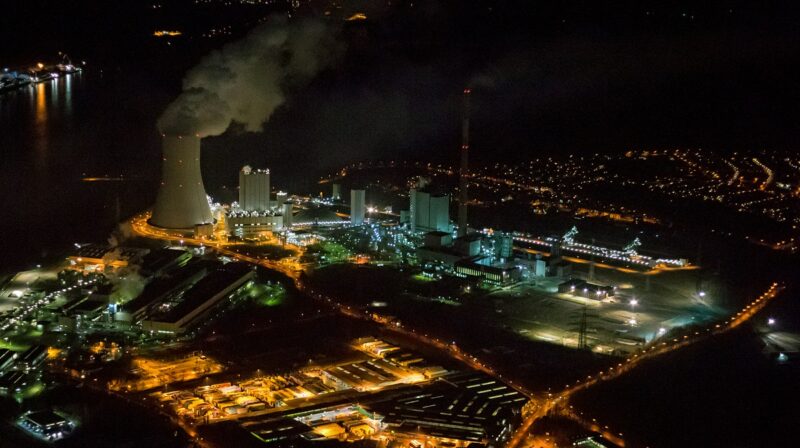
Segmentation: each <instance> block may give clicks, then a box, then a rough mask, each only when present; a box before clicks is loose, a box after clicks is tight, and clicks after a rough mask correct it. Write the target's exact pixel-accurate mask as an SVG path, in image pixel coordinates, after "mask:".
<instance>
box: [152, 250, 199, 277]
mask: <svg viewBox="0 0 800 448" xmlns="http://www.w3.org/2000/svg"><path fill="white" fill-rule="evenodd" d="M191 258H192V254H191V252H189V251H187V250H186V249H184V248H175V247H167V248H163V249H158V250H154V251H152V252H150V253H148V254H147V255H145V256H144V257H143V258H142V263H141V265H140V269H139V273H140V274H142V275H143V276H145V277H160V276H162V275H163V274H164V273H166V272H167V271H169V270H171V269H174V268H176V267H180V266H184V265H185V264H186V263H188V262H189V260H191Z"/></svg>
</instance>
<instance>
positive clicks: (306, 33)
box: [158, 18, 341, 137]
mask: <svg viewBox="0 0 800 448" xmlns="http://www.w3.org/2000/svg"><path fill="white" fill-rule="evenodd" d="M340 53H341V45H340V44H339V42H338V41H337V40H336V39H335V32H334V30H333V29H331V27H330V26H328V25H327V24H325V23H323V22H320V21H317V20H302V21H298V22H289V21H288V20H286V19H282V18H277V19H273V20H270V21H267V22H266V23H265V24H263V25H260V26H259V27H257V28H255V29H254V30H253V31H252V32H250V34H248V35H247V37H245V38H244V39H243V40H241V41H238V42H234V43H231V44H228V45H226V46H224V47H223V48H222V49H221V50H217V51H214V52H213V53H211V54H209V55H208V56H206V57H205V58H204V59H203V60H202V61H200V63H199V64H198V65H197V66H196V67H194V68H193V69H191V70H190V71H189V72H188V73H187V74H186V77H185V78H184V80H183V93H181V95H180V96H179V97H178V98H177V99H176V100H175V101H173V102H172V104H170V105H169V106H167V109H166V110H165V111H164V113H162V114H161V117H159V119H158V128H159V130H160V131H161V132H162V133H165V134H171V135H194V134H197V135H200V136H201V137H206V136H209V135H219V134H222V133H223V132H225V131H226V130H227V129H228V127H229V126H230V124H231V123H232V122H236V123H239V124H241V125H243V126H244V129H245V130H247V131H249V132H259V131H261V130H262V126H263V125H264V123H265V122H266V121H267V120H269V117H270V116H271V115H272V113H273V112H274V111H275V109H276V108H277V107H278V106H280V105H281V104H282V103H283V102H284V100H285V99H286V95H287V90H288V89H289V88H296V87H297V86H298V85H302V84H304V83H306V82H308V81H310V80H311V78H313V76H314V75H316V74H317V73H319V72H320V71H321V70H323V69H325V68H326V67H328V66H329V65H330V64H331V63H332V62H333V61H334V60H336V59H337V57H338V56H339V54H340Z"/></svg>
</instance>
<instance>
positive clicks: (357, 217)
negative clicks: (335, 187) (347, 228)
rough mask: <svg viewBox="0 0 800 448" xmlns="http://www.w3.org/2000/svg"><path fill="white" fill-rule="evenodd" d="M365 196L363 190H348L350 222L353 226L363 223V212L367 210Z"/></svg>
mask: <svg viewBox="0 0 800 448" xmlns="http://www.w3.org/2000/svg"><path fill="white" fill-rule="evenodd" d="M365 196H366V194H365V191H364V190H350V224H352V225H354V226H360V225H361V224H364V214H365V213H366V210H367V205H366V198H365Z"/></svg>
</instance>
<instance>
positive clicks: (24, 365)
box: [17, 345, 47, 370]
mask: <svg viewBox="0 0 800 448" xmlns="http://www.w3.org/2000/svg"><path fill="white" fill-rule="evenodd" d="M46 359H47V347H45V346H43V345H34V346H32V347H31V348H29V349H27V350H25V351H24V352H22V353H21V354H20V355H19V356H18V357H17V366H18V368H20V369H24V370H33V369H36V368H39V367H40V366H41V365H42V364H43V363H44V361H45V360H46Z"/></svg>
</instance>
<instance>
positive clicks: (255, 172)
mask: <svg viewBox="0 0 800 448" xmlns="http://www.w3.org/2000/svg"><path fill="white" fill-rule="evenodd" d="M239 208H241V209H242V210H244V211H247V212H253V211H258V212H264V211H267V210H269V209H270V184H269V170H268V169H252V168H251V167H250V166H248V165H245V166H244V167H242V169H241V170H240V171H239Z"/></svg>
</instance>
